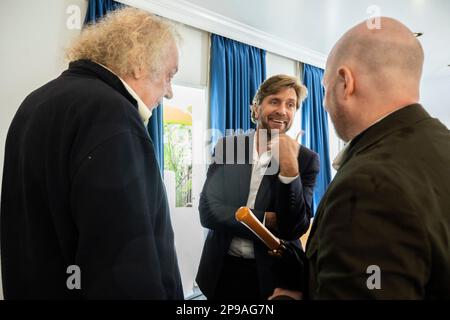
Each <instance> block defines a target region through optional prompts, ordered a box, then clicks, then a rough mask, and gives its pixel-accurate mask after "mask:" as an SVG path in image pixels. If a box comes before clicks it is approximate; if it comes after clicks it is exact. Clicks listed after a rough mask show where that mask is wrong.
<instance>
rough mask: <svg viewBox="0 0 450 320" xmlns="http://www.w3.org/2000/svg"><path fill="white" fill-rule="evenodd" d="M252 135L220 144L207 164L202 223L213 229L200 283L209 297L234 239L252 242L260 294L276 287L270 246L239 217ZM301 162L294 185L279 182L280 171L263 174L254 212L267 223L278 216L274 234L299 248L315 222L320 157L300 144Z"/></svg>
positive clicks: (247, 181) (249, 167) (246, 185)
mask: <svg viewBox="0 0 450 320" xmlns="http://www.w3.org/2000/svg"><path fill="white" fill-rule="evenodd" d="M254 134H255V133H254V132H253V133H251V134H246V135H239V136H228V137H225V138H223V139H222V140H220V141H219V142H218V144H217V145H216V148H215V156H214V161H213V163H212V164H211V165H210V166H209V169H208V174H207V179H206V182H205V184H204V187H203V191H202V193H201V196H200V205H199V211H200V221H201V223H202V225H203V226H204V227H205V228H208V229H210V230H209V231H208V236H207V238H206V241H205V244H204V248H203V252H202V257H201V260H200V266H199V270H198V273H197V278H196V281H197V283H198V285H199V287H200V289H201V290H202V292H203V293H204V294H205V295H206V296H207V297H210V296H212V295H213V294H214V291H215V288H216V286H217V283H218V280H219V278H220V274H221V271H222V265H223V259H224V257H225V255H226V254H227V252H228V249H229V246H230V243H231V240H232V239H233V237H235V236H238V237H242V238H246V239H251V240H253V241H254V249H255V259H256V263H257V269H258V276H259V279H260V290H261V292H262V294H263V295H264V296H269V295H270V294H271V293H272V291H273V289H274V288H273V277H272V273H271V259H270V256H269V255H268V253H267V250H268V249H267V247H266V246H265V245H264V244H263V243H262V242H261V240H259V239H258V238H257V237H256V236H255V235H254V234H253V233H252V232H251V231H249V230H248V229H247V228H246V227H245V226H244V225H242V224H241V223H240V222H238V221H236V219H235V212H236V210H237V209H238V208H239V207H241V206H245V205H246V204H247V199H248V195H249V190H250V179H251V173H252V164H251V160H252V159H253V139H254ZM239 142H240V143H239ZM238 145H240V146H242V145H245V151H244V152H240V151H242V150H244V149H241V150H238V148H237V146H238ZM231 146H233V147H234V150H233V151H234V152H232V151H231V150H230V147H231ZM219 151H220V152H219ZM222 151H223V153H221V152H222ZM226 158H228V160H230V158H231V159H233V160H234V162H233V164H225V163H226V162H225V160H226ZM228 162H229V161H228ZM298 163H299V168H300V177H298V178H297V179H296V180H294V181H293V182H291V183H290V184H283V183H282V182H281V181H280V180H279V179H278V171H276V174H272V175H265V176H264V178H263V180H262V182H261V185H260V187H259V190H258V193H257V196H256V201H255V207H254V208H252V211H253V213H254V214H255V216H256V217H257V218H258V219H259V220H260V221H263V219H264V212H266V211H273V212H276V213H277V223H278V229H279V230H278V233H277V234H276V235H277V236H278V237H280V238H282V239H285V240H290V241H295V242H296V243H297V245H300V243H299V240H298V239H299V237H300V236H301V235H303V234H304V233H305V232H306V230H307V229H308V227H309V221H310V218H311V200H312V195H313V188H314V184H315V182H316V176H317V174H318V172H319V158H318V155H317V154H316V153H314V152H313V151H311V150H309V149H308V148H306V147H303V146H302V147H301V148H300V152H299V156H298ZM272 165H276V164H274V163H271V164H270V167H271V166H272Z"/></svg>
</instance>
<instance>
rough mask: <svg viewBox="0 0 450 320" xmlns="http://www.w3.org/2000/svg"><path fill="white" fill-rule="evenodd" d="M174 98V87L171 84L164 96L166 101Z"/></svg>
mask: <svg viewBox="0 0 450 320" xmlns="http://www.w3.org/2000/svg"><path fill="white" fill-rule="evenodd" d="M172 97H173V92H172V85H171V84H169V87H168V88H167V90H166V95H165V96H164V98H166V99H172Z"/></svg>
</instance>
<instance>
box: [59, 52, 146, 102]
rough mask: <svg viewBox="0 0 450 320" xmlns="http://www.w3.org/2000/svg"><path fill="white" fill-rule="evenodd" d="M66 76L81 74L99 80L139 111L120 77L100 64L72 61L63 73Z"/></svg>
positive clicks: (82, 60) (87, 61) (84, 60)
mask: <svg viewBox="0 0 450 320" xmlns="http://www.w3.org/2000/svg"><path fill="white" fill-rule="evenodd" d="M66 74H81V75H87V76H92V77H96V78H99V79H100V80H102V81H103V82H105V83H106V84H107V85H109V86H110V87H112V88H113V89H114V90H116V91H117V92H119V93H120V94H121V95H123V96H124V97H125V98H126V99H127V100H128V101H130V103H131V104H132V105H133V106H134V107H135V108H136V109H138V104H137V101H136V99H134V98H133V97H132V96H131V94H130V93H129V92H128V90H127V89H126V88H125V86H124V85H123V83H122V81H121V80H120V79H119V77H117V76H116V75H115V74H114V73H112V72H111V71H109V70H108V69H106V68H104V67H103V66H101V65H100V64H98V63H95V62H93V61H91V60H86V59H81V60H76V61H72V62H70V63H69V68H68V69H67V70H66V71H64V72H63V75H66Z"/></svg>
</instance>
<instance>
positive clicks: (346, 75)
mask: <svg viewBox="0 0 450 320" xmlns="http://www.w3.org/2000/svg"><path fill="white" fill-rule="evenodd" d="M337 77H338V81H339V85H340V89H341V90H342V91H341V93H342V97H343V98H344V99H348V98H349V97H350V96H352V95H353V94H354V93H355V77H354V75H353V72H352V71H351V70H350V69H349V68H348V67H346V66H342V67H339V69H338V70H337Z"/></svg>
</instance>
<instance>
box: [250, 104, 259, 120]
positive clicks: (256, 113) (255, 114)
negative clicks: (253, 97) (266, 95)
mask: <svg viewBox="0 0 450 320" xmlns="http://www.w3.org/2000/svg"><path fill="white" fill-rule="evenodd" d="M251 108H252V109H253V118H255V120H258V118H259V112H258V111H259V110H258V105H256V103H254V104H252V106H251Z"/></svg>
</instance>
